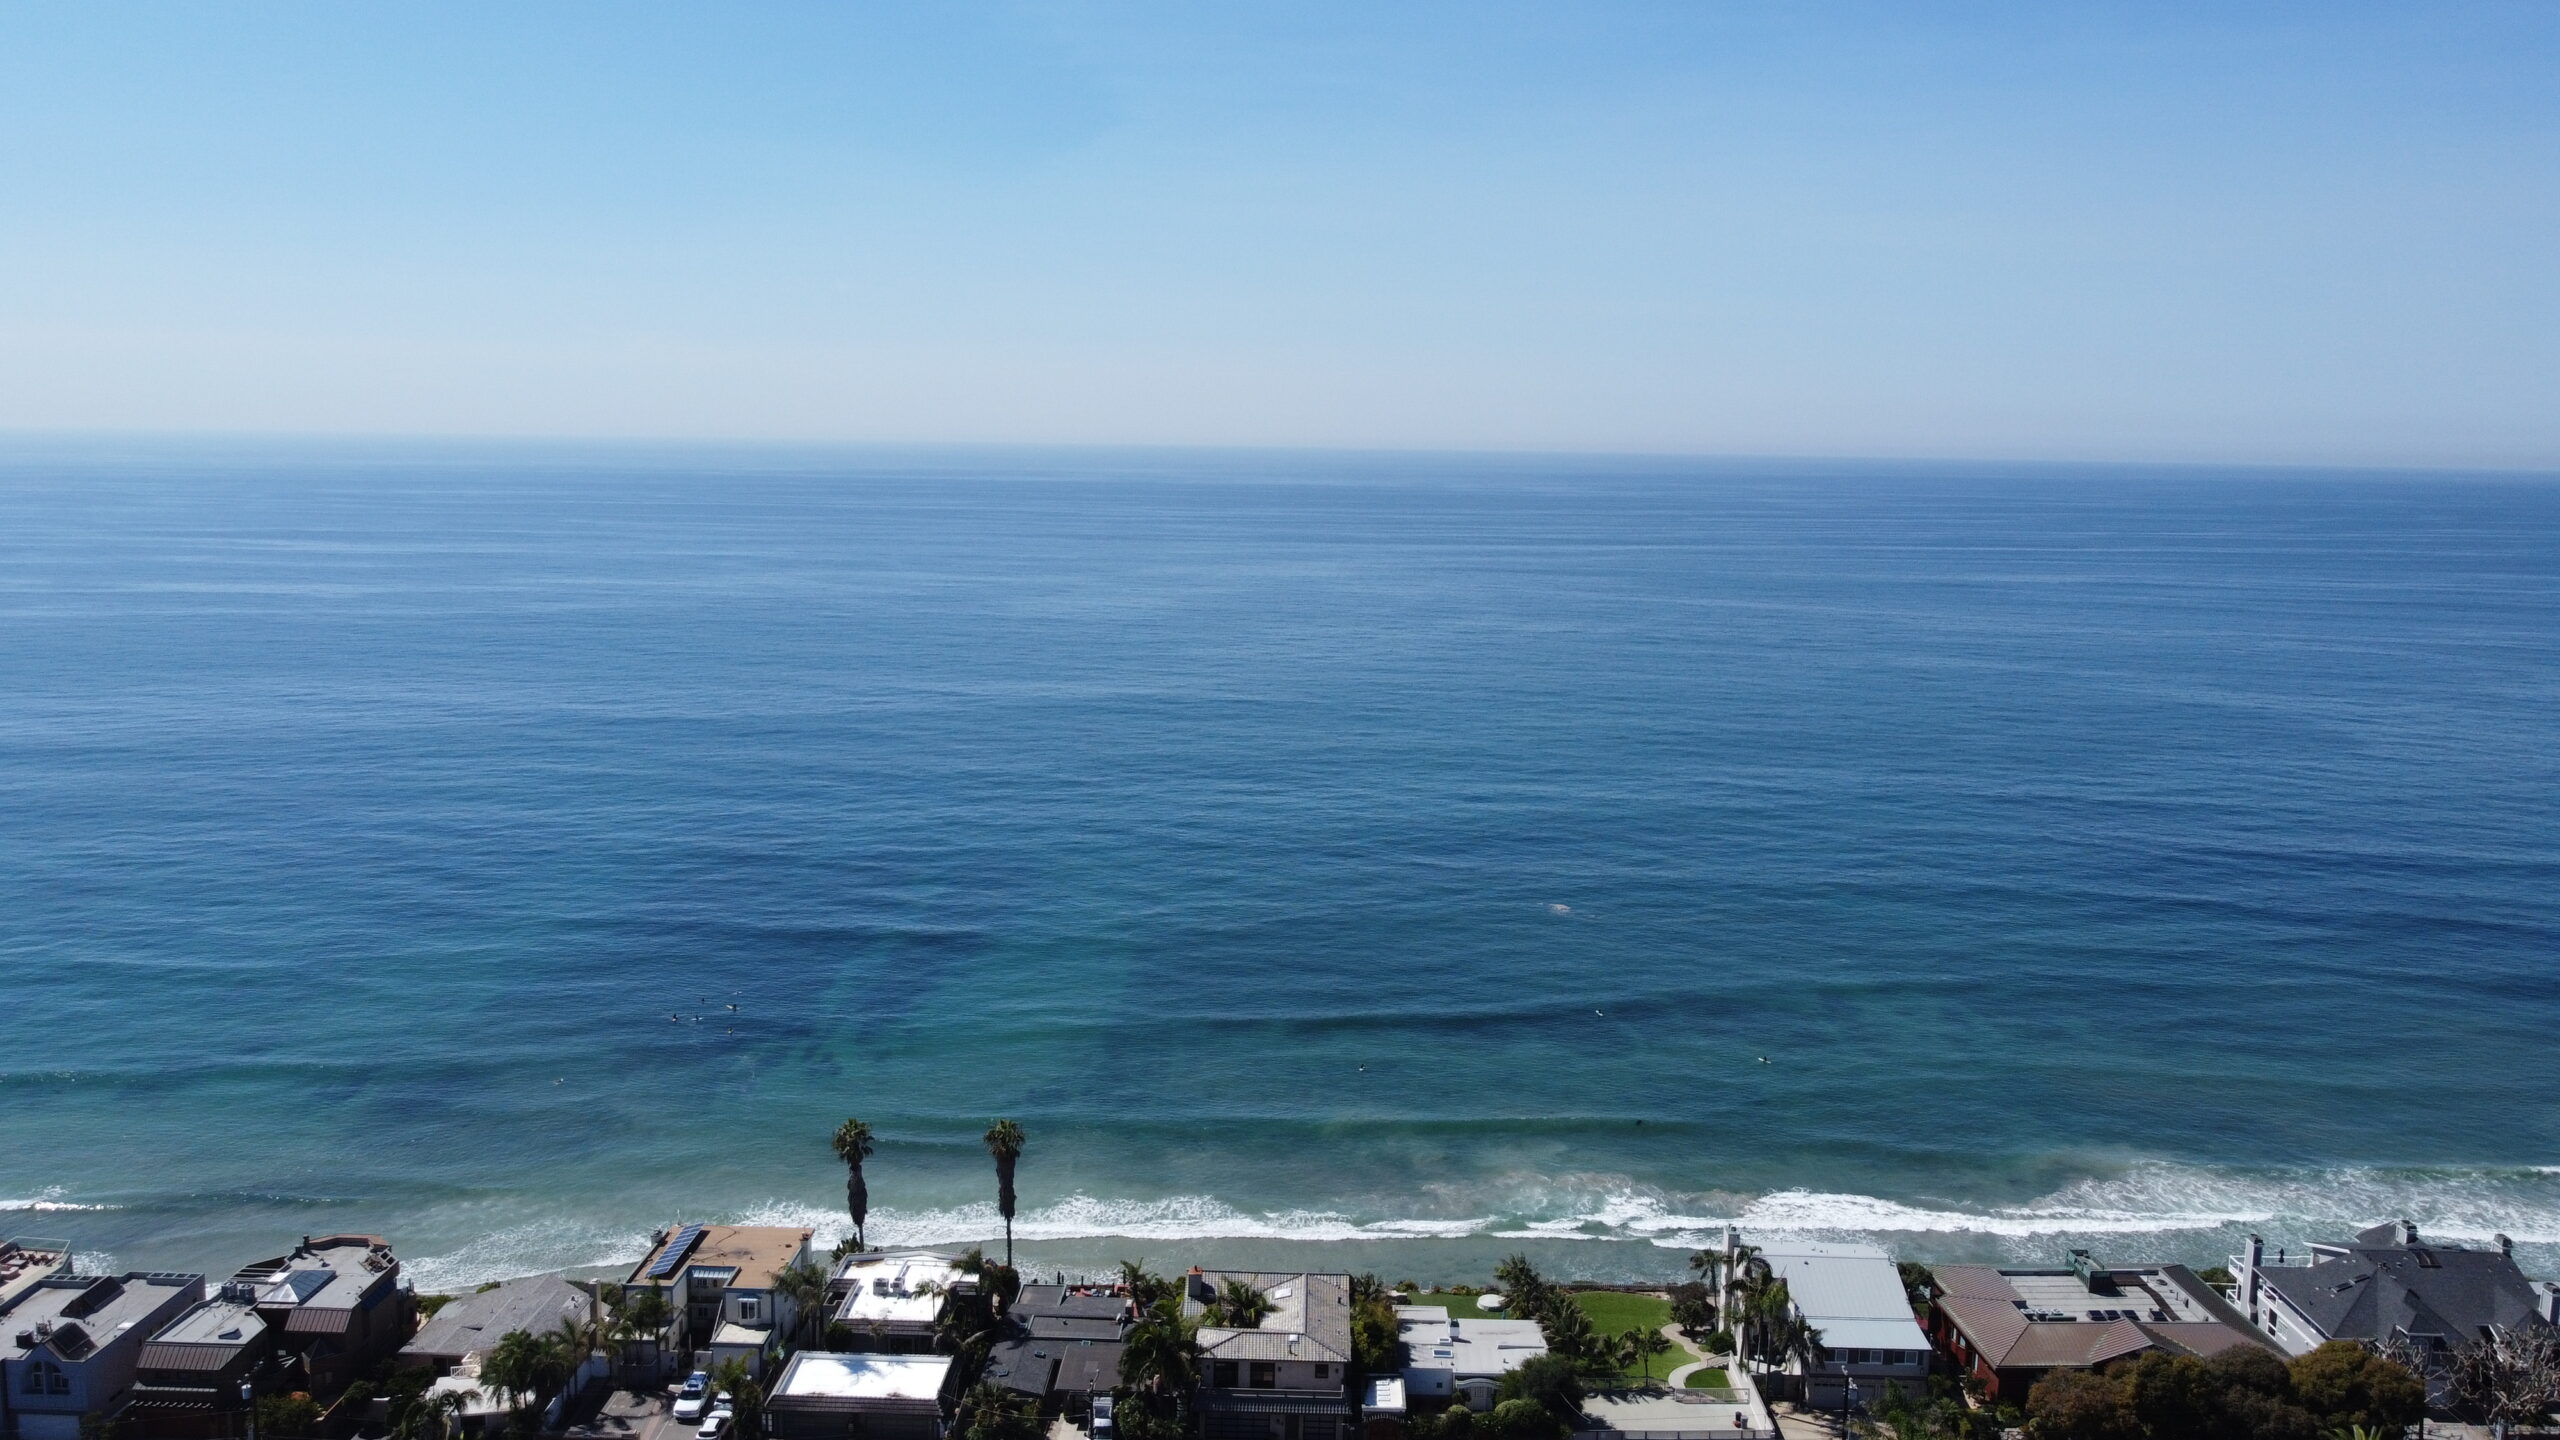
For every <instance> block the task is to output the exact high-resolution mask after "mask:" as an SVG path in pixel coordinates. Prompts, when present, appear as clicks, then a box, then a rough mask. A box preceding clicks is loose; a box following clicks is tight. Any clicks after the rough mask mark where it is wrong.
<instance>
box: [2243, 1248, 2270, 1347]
mask: <svg viewBox="0 0 2560 1440" xmlns="http://www.w3.org/2000/svg"><path fill="white" fill-rule="evenodd" d="M2266 1258H2267V1241H2266V1237H2265V1236H2263V1235H2252V1236H2250V1237H2249V1251H2248V1253H2247V1254H2246V1255H2244V1256H2242V1257H2241V1265H2240V1313H2241V1314H2243V1315H2246V1316H2248V1317H2249V1323H2250V1324H2252V1325H2255V1324H2257V1323H2258V1266H2259V1265H2260V1264H2261V1263H2262V1262H2264V1261H2265V1260H2266Z"/></svg>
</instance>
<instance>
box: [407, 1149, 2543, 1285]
mask: <svg viewBox="0 0 2560 1440" xmlns="http://www.w3.org/2000/svg"><path fill="white" fill-rule="evenodd" d="M1488 1192H1489V1193H1484V1194H1478V1195H1474V1196H1472V1197H1470V1198H1471V1199H1472V1200H1473V1203H1472V1204H1469V1205H1468V1208H1469V1209H1470V1210H1472V1211H1473V1212H1474V1213H1472V1214H1465V1215H1457V1216H1446V1215H1444V1216H1397V1215H1361V1214H1355V1213H1352V1212H1350V1211H1348V1210H1336V1209H1323V1208H1293V1209H1282V1210H1271V1211H1254V1210H1248V1209H1244V1208H1242V1207H1239V1206H1237V1205H1235V1204H1233V1203H1231V1202H1228V1201H1226V1200H1223V1199H1219V1198H1216V1197H1212V1196H1205V1195H1180V1196H1171V1197H1166V1198H1163V1199H1155V1200H1128V1199H1106V1198H1102V1197H1097V1196H1092V1195H1073V1196H1069V1197H1066V1198H1064V1199H1062V1200H1059V1201H1056V1202H1054V1203H1051V1204H1048V1205H1043V1206H1040V1207H1037V1208H1035V1209H1031V1210H1027V1211H1024V1212H1022V1213H1021V1214H1019V1215H1018V1216H1017V1217H1016V1218H1015V1223H1014V1232H1013V1233H1014V1237H1015V1239H1016V1240H1017V1241H1021V1242H1029V1243H1039V1242H1043V1241H1047V1242H1074V1241H1107V1240H1126V1241H1134V1242H1142V1243H1155V1244H1161V1243H1168V1242H1195V1241H1219V1240H1263V1241H1287V1242H1296V1243H1312V1244H1352V1245H1359V1244H1363V1243H1383V1242H1395V1241H1417V1240H1422V1241H1428V1240H1466V1239H1492V1240H1506V1241H1541V1242H1545V1241H1580V1242H1594V1241H1616V1242H1621V1243H1637V1244H1648V1245H1652V1246H1657V1247H1661V1248H1664V1249H1680V1250H1685V1249H1692V1248H1697V1247H1699V1246H1703V1245H1707V1244H1711V1243H1713V1242H1714V1240H1715V1238H1716V1237H1717V1236H1718V1235H1719V1234H1721V1232H1722V1230H1723V1228H1724V1227H1725V1226H1726V1225H1727V1224H1732V1225H1736V1226H1739V1227H1741V1228H1742V1229H1744V1230H1746V1231H1750V1232H1753V1233H1755V1234H1761V1235H1797V1236H1805V1237H1811V1238H1823V1239H1864V1240H1873V1241H1879V1242H1884V1243H1887V1244H1891V1243H1893V1242H1894V1241H1895V1240H1896V1239H1897V1238H1900V1239H1903V1240H1905V1241H1908V1240H1910V1239H1913V1238H1925V1237H1931V1236H1945V1237H1966V1236H1972V1237H1982V1238H1987V1239H1991V1240H1994V1241H1997V1242H2000V1243H2001V1244H2003V1245H2004V1246H2016V1245H2030V1246H2032V1245H2037V1244H2038V1242H2045V1243H2049V1242H2053V1241H2057V1240H2062V1239H2066V1238H2074V1237H2084V1236H2085V1237H2091V1238H2104V1237H2132V1236H2143V1235H2159V1236H2164V1237H2166V1236H2175V1235H2179V1234H2185V1235H2189V1236H2200V1235H2202V1234H2205V1233H2209V1232H2213V1231H2217V1230H2233V1231H2236V1230H2239V1229H2241V1228H2244V1227H2245V1228H2253V1229H2254V1228H2264V1229H2266V1230H2268V1231H2270V1232H2271V1233H2272V1234H2276V1235H2294V1236H2299V1237H2302V1238H2313V1237H2317V1236H2320V1235H2329V1234H2343V1233H2346V1232H2348V1231H2351V1230H2354V1229H2359V1228H2362V1227H2363V1226H2366V1225H2370V1224H2373V1223H2375V1222H2377V1221H2380V1220H2384V1219H2389V1218H2393V1217H2396V1216H2404V1215H2405V1216H2409V1217H2411V1218H2413V1219H2415V1220H2417V1221H2418V1223H2419V1225H2420V1227H2421V1228H2422V1229H2424V1230H2426V1231H2428V1232H2429V1233H2432V1234H2436V1235H2440V1236H2443V1237H2444V1238H2446V1239H2448V1240H2456V1241H2470V1242H2475V1243H2477V1242H2485V1241H2486V1240H2488V1239H2489V1238H2490V1237H2491V1236H2493V1235H2497V1234H2504V1235H2507V1236H2509V1237H2510V1238H2512V1239H2514V1240H2516V1241H2517V1242H2519V1243H2522V1244H2528V1245H2560V1167H2518V1168H2516V1169H2511V1170H2502V1171H2385V1170H2373V1169H2354V1168H2338V1169H2330V1170H2321V1171H2301V1172H2293V1173H2290V1174H2279V1173H2272V1172H2268V1173H2244V1172H2236V1171H2224V1170H2215V1169H2210V1168H2205V1167H2198V1166H2188V1165H2177V1164H2170V1163H2167V1162H2144V1163H2139V1164H2135V1165H2132V1166H2130V1167H2128V1168H2127V1169H2125V1170H2124V1171H2122V1172H2120V1173H2118V1174H2115V1175H2112V1176H2107V1177H2096V1178H2091V1179H2085V1180H2080V1181H2076V1182H2074V1183H2072V1184H2070V1185H2066V1186H2064V1187H2062V1188H2061V1189H2059V1190H2056V1191H2054V1192H2052V1193H2050V1194H2047V1195H2044V1196H2039V1197H2037V1198H2035V1199H2033V1200H2031V1201H2028V1202H2026V1203H2023V1204H2019V1205H2012V1206H1998V1205H1992V1206H1967V1205H1961V1204H1956V1203H1937V1204H1933V1203H1929V1202H1926V1201H1902V1200H1891V1199H1886V1198H1883V1197H1879V1196H1874V1195H1862V1194H1855V1193H1849V1192H1840V1191H1821V1190H1811V1189H1803V1188H1796V1189H1785V1190H1776V1191H1771V1192H1768V1193H1766V1194H1763V1195H1759V1196H1755V1197H1744V1196H1732V1197H1721V1198H1719V1197H1713V1196H1690V1197H1682V1196H1680V1195H1677V1194H1675V1193H1671V1192H1665V1191H1662V1190H1660V1189H1657V1188H1654V1187H1648V1186H1643V1185H1638V1184H1635V1183H1633V1182H1631V1181H1629V1180H1627V1179H1625V1178H1624V1177H1609V1176H1585V1177H1575V1178H1572V1179H1570V1180H1558V1179H1556V1178H1553V1177H1545V1176H1520V1177H1515V1179H1514V1181H1512V1182H1505V1183H1497V1184H1494V1185H1492V1186H1489V1187H1488ZM1700 1200H1706V1201H1708V1202H1709V1203H1707V1204H1704V1205H1701V1204H1699V1203H1697V1202H1698V1201H1700ZM1684 1202H1685V1203H1684ZM1727 1202H1733V1203H1727ZM1456 1203H1466V1201H1465V1200H1460V1201H1458V1202H1456ZM1452 1208H1455V1204H1453V1206H1452ZM1542 1211H1543V1212H1545V1213H1540V1212H1542ZM684 1218H687V1219H717V1220H725V1221H729V1222H732V1223H739V1224H763V1225H793V1226H805V1227H807V1228H808V1229H810V1230H812V1231H814V1232H815V1238H816V1241H817V1243H818V1244H819V1245H820V1246H821V1247H826V1246H832V1245H833V1244H835V1243H836V1242H837V1241H838V1240H840V1239H842V1238H843V1237H844V1236H845V1235H846V1234H848V1233H849V1232H850V1230H851V1225H850V1223H849V1222H848V1221H847V1219H846V1217H845V1215H844V1212H842V1211H841V1210H836V1209H833V1208H830V1207H826V1206H822V1205H817V1204H812V1203H809V1202H805V1201H800V1200H787V1199H775V1200H771V1201H767V1202H764V1203H761V1204H757V1205H753V1206H749V1207H746V1208H744V1209H741V1210H738V1211H736V1212H733V1213H727V1214H720V1215H699V1216H686V1217H684ZM867 1229H868V1234H869V1238H870V1239H871V1241H872V1242H873V1243H874V1244H884V1245H901V1246H902V1245H916V1246H946V1247H947V1246H955V1245H971V1244H985V1243H989V1242H993V1241H995V1240H998V1239H1000V1238H1001V1237H1002V1236H1003V1234H1004V1221H1003V1217H1002V1216H1001V1215H999V1214H998V1213H997V1211H996V1207H995V1206H994V1205H993V1204H990V1203H985V1202H978V1203H973V1204H967V1205H958V1206H950V1207H945V1208H938V1209H908V1208H900V1207H884V1208H881V1209H877V1210H874V1211H873V1212H871V1215H870V1217H869V1223H868V1226H867ZM2119 1243H2121V1242H2119ZM647 1247H648V1234H647V1232H646V1231H643V1230H638V1229H615V1228H612V1227H606V1226H597V1225H585V1224H577V1223H572V1222H569V1221H566V1220H563V1221H560V1222H556V1223H555V1222H543V1223H535V1224H530V1225H521V1226H515V1227H510V1228H509V1229H506V1230H502V1231H498V1232H495V1233H492V1234H490V1235H488V1236H486V1237H484V1238H482V1239H480V1240H477V1241H474V1242H471V1243H469V1244H466V1245H465V1246H463V1247H461V1248H460V1249H459V1250H457V1251H455V1252H454V1253H452V1254H449V1255H440V1256H434V1257H429V1258H427V1259H424V1260H421V1261H419V1262H417V1264H416V1266H415V1273H417V1275H418V1276H419V1283H420V1284H422V1285H428V1286H430V1288H433V1287H435V1286H456V1285H464V1284H477V1283H479V1282H481V1281H483V1280H489V1279H498V1278H503V1277H505V1276H508V1275H520V1274H528V1273H533V1272H535V1271H538V1270H545V1269H559V1268H564V1267H603V1266H610V1265H628V1264H631V1263H634V1262H636V1261H637V1260H638V1259H639V1258H640V1257H641V1256H642V1255H643V1254H645V1253H646V1251H647ZM2020 1253H2027V1252H2025V1251H2021V1252H2020Z"/></svg>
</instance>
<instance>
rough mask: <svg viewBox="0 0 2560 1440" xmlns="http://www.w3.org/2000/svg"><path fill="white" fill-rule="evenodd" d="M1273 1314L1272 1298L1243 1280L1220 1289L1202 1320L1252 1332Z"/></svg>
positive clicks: (1231, 1281)
mask: <svg viewBox="0 0 2560 1440" xmlns="http://www.w3.org/2000/svg"><path fill="white" fill-rule="evenodd" d="M1270 1313H1271V1297H1270V1296H1268V1295H1265V1294H1263V1293H1262V1292H1261V1291H1259V1290H1257V1289H1255V1288H1254V1287H1252V1286H1250V1285H1248V1284H1246V1283H1245V1282H1243V1281H1241V1280H1229V1281H1227V1282H1225V1283H1224V1284H1222V1285H1220V1286H1219V1287H1218V1293H1217V1295H1216V1296H1214V1297H1213V1298H1211V1300H1210V1301H1209V1303H1208V1306H1207V1307H1206V1309H1205V1311H1204V1312H1203V1314H1202V1316H1201V1319H1202V1320H1203V1322H1204V1323H1207V1324H1211V1325H1223V1326H1225V1327H1227V1328H1228V1329H1231V1330H1252V1329H1255V1328H1257V1327H1259V1326H1260V1325H1261V1324H1262V1317H1264V1316H1265V1315H1268V1314H1270Z"/></svg>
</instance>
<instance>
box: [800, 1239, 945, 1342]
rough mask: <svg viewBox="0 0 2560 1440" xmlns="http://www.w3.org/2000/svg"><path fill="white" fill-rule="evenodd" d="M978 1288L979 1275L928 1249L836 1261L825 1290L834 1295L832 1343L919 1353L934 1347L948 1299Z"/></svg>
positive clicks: (882, 1252) (879, 1252)
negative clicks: (832, 1274)
mask: <svg viewBox="0 0 2560 1440" xmlns="http://www.w3.org/2000/svg"><path fill="white" fill-rule="evenodd" d="M977 1286H978V1279H977V1277H976V1276H974V1275H970V1274H967V1273H965V1272H963V1271H962V1270H961V1269H960V1267H959V1265H958V1264H957V1263H956V1262H954V1261H953V1260H952V1258H951V1257H950V1256H948V1255H937V1254H935V1253H934V1252H932V1251H930V1250H889V1251H879V1250H874V1251H869V1252H866V1253H863V1254H859V1255H848V1256H846V1257H845V1258H844V1259H843V1260H841V1261H839V1262H837V1264H836V1269H835V1275H834V1277H833V1279H832V1281H831V1282H830V1284H829V1285H828V1289H827V1293H828V1294H830V1295H832V1296H834V1297H835V1310H834V1314H833V1317H832V1318H833V1322H834V1323H833V1325H831V1326H830V1327H829V1333H830V1335H831V1336H832V1337H833V1339H832V1341H831V1342H830V1343H831V1344H835V1345H841V1346H842V1347H843V1348H845V1349H849V1350H866V1351H875V1352H879V1353H883V1354H891V1355H920V1354H923V1353H924V1352H926V1351H928V1350H931V1349H932V1348H933V1336H934V1329H935V1327H936V1326H937V1325H938V1324H940V1322H941V1319H942V1312H943V1309H944V1308H945V1307H946V1306H948V1305H949V1304H950V1303H951V1297H952V1296H954V1295H956V1294H960V1293H962V1292H963V1291H972V1292H973V1291H975V1290H976V1289H977ZM838 1327H840V1328H838Z"/></svg>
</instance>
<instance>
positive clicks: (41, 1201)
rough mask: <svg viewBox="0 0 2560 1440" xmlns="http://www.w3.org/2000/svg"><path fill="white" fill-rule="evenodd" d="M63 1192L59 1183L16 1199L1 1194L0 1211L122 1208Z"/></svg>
mask: <svg viewBox="0 0 2560 1440" xmlns="http://www.w3.org/2000/svg"><path fill="white" fill-rule="evenodd" d="M62 1193H63V1192H62V1187H61V1186H59V1185H57V1186H54V1187H53V1188H52V1189H49V1190H43V1191H39V1192H38V1193H36V1194H34V1195H26V1196H20V1197H17V1198H15V1199H11V1198H8V1197H5V1196H0V1211H22V1212H23V1211H55V1210H114V1209H118V1208H120V1207H118V1206H114V1205H84V1204H81V1203H80V1202H78V1201H76V1200H65V1199H63V1198H62Z"/></svg>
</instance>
